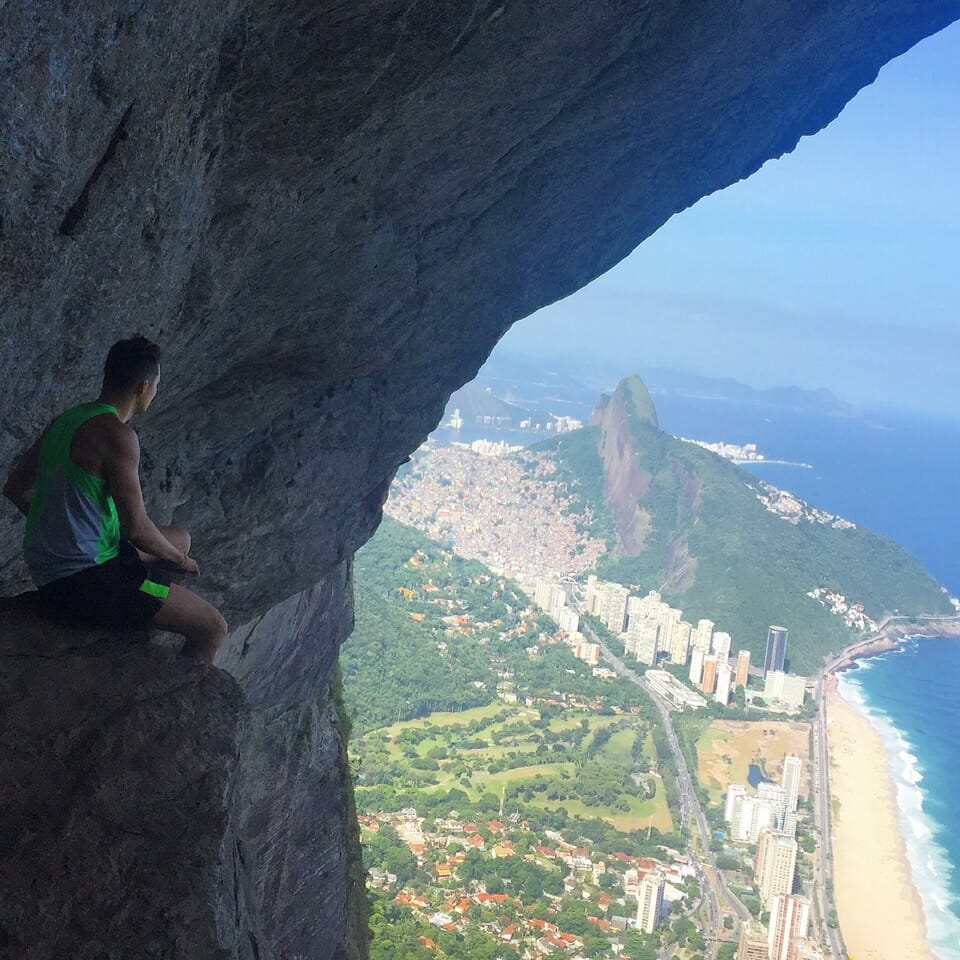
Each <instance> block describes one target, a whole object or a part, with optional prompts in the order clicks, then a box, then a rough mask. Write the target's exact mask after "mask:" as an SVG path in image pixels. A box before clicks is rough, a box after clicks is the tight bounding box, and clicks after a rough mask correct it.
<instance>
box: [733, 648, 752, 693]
mask: <svg viewBox="0 0 960 960" xmlns="http://www.w3.org/2000/svg"><path fill="white" fill-rule="evenodd" d="M749 678H750V651H749V650H741V651H740V652H739V653H738V654H737V672H736V674H735V675H734V680H733V686H734V689H736V688H737V687H745V686H746V685H747V680H748V679H749Z"/></svg>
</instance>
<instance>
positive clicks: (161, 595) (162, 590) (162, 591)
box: [140, 580, 170, 600]
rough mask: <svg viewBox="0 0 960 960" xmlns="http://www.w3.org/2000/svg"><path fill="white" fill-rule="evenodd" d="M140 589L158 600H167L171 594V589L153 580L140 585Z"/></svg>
mask: <svg viewBox="0 0 960 960" xmlns="http://www.w3.org/2000/svg"><path fill="white" fill-rule="evenodd" d="M140 589H141V590H142V591H143V592H144V593H147V594H149V595H150V596H151V597H156V598H157V599H158V600H166V599H167V594H168V593H169V592H170V588H169V587H168V586H167V585H166V584H165V583H156V582H155V581H153V580H144V581H143V583H141V584H140Z"/></svg>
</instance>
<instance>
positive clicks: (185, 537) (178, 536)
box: [137, 526, 191, 567]
mask: <svg viewBox="0 0 960 960" xmlns="http://www.w3.org/2000/svg"><path fill="white" fill-rule="evenodd" d="M157 529H158V530H159V531H160V532H161V533H162V534H163V535H164V536H165V537H166V538H167V539H168V540H169V541H170V542H171V543H172V544H173V545H174V546H175V547H176V548H177V549H178V550H182V551H183V552H184V553H189V552H190V543H191V538H190V531H189V530H187V528H186V527H176V526H173V527H161V526H158V527H157ZM137 553H138V554H139V556H140V559H141V560H142V561H143V562H144V563H153V564H156V565H158V566H161V567H169V566H170V564H168V563H166V562H164V561H163V560H161V559H160V558H159V557H155V556H154V555H153V554H152V553H144V551H143V550H137Z"/></svg>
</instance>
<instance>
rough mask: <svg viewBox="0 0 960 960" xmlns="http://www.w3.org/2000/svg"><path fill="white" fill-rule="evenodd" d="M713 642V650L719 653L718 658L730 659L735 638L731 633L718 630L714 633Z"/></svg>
mask: <svg viewBox="0 0 960 960" xmlns="http://www.w3.org/2000/svg"><path fill="white" fill-rule="evenodd" d="M711 643H712V645H713V652H714V653H715V654H716V655H717V659H718V660H729V659H730V648H731V647H732V646H733V638H732V637H731V636H730V634H729V633H724V632H723V631H722V630H717V631H716V633H714V635H713V640H712V641H711Z"/></svg>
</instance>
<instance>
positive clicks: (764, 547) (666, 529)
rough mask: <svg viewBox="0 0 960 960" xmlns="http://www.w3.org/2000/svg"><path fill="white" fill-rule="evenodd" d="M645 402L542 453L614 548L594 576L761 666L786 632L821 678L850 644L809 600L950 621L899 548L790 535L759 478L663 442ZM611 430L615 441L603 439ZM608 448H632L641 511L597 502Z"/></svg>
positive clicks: (932, 586)
mask: <svg viewBox="0 0 960 960" xmlns="http://www.w3.org/2000/svg"><path fill="white" fill-rule="evenodd" d="M632 379H635V378H632ZM640 386H642V385H640ZM638 396H639V397H641V398H642V397H647V398H649V395H648V394H647V393H646V389H645V388H644V389H643V390H642V392H640V388H639V387H638V385H637V384H636V383H632V382H630V381H626V382H625V383H624V384H621V386H620V387H618V389H617V391H616V392H615V394H614V395H613V396H612V397H610V398H608V399H606V400H605V401H604V402H602V404H601V406H600V407H599V408H598V411H597V413H596V414H595V421H596V422H597V423H599V424H600V426H594V427H590V428H587V429H584V430H581V431H578V432H576V433H574V434H568V435H566V436H564V437H558V438H556V439H555V440H552V441H549V442H547V443H545V444H542V445H540V446H539V447H538V449H540V450H545V451H551V452H552V453H553V455H554V456H555V457H556V459H557V460H558V464H559V469H558V475H559V476H560V477H561V478H562V479H563V480H564V481H565V482H566V484H567V486H568V488H569V489H570V490H571V492H574V493H575V494H576V495H577V497H578V499H579V501H580V503H581V504H582V505H584V506H588V507H590V509H591V510H592V511H593V513H594V521H593V527H594V530H595V531H596V532H601V533H603V534H606V535H607V536H608V539H609V542H610V544H611V548H612V549H611V550H610V552H609V553H607V554H606V555H605V556H604V557H602V558H601V560H600V563H599V564H598V568H597V574H598V575H599V576H600V577H602V578H606V579H610V580H615V581H618V582H620V583H625V584H633V585H636V586H638V587H639V588H641V589H642V590H648V589H658V590H660V591H661V592H662V593H663V595H664V599H665V600H667V601H668V602H669V603H670V604H671V605H673V606H677V607H680V608H681V609H682V610H683V611H684V617H685V618H686V619H688V620H691V621H693V622H696V620H697V619H699V618H701V617H706V618H708V619H710V620H713V621H715V622H716V624H717V628H718V629H722V630H726V631H727V632H729V633H730V634H731V635H732V636H733V639H734V649H738V648H741V647H743V648H746V649H749V650H751V652H752V653H753V654H754V656H757V655H762V652H763V647H764V643H765V637H766V630H767V627H768V625H770V624H773V623H777V624H783V625H785V626H787V627H788V628H789V630H790V640H789V644H788V650H787V653H788V659H789V661H790V664H789V665H790V667H791V669H792V670H793V671H795V672H799V673H806V672H813V671H815V670H816V669H817V668H818V667H819V666H820V664H821V660H822V657H823V655H824V654H826V653H827V652H828V651H831V650H837V649H839V648H840V647H842V646H844V645H845V644H847V643H849V642H850V641H851V639H852V637H853V634H852V633H851V631H850V630H849V629H848V628H847V627H846V625H845V624H844V623H843V621H842V619H841V618H839V617H837V616H834V615H832V614H830V613H828V612H827V610H826V609H825V608H824V607H822V606H820V605H819V604H818V603H817V602H816V601H814V600H812V599H811V598H809V597H808V596H806V593H807V592H808V591H809V590H812V589H813V588H815V587H826V588H829V589H830V590H833V591H836V592H838V593H841V594H843V595H844V596H846V597H847V598H848V599H849V600H850V601H852V602H859V603H863V604H864V606H865V609H866V612H867V614H868V615H869V616H870V617H871V618H872V619H874V620H880V619H881V618H882V617H883V616H884V615H885V614H887V613H891V612H893V611H894V610H899V611H900V612H901V613H906V614H911V615H913V614H938V613H951V612H952V610H951V608H950V605H949V603H948V601H947V597H946V595H945V594H944V593H943V592H942V591H941V590H940V588H939V586H938V584H937V583H936V582H935V581H934V580H933V578H932V577H931V576H930V575H929V574H928V573H927V572H926V570H924V568H923V567H922V566H921V565H920V564H919V562H918V561H917V560H915V559H914V558H913V557H912V556H911V555H910V554H908V553H907V552H906V551H905V550H903V549H902V548H901V547H899V546H898V545H897V544H895V543H894V542H893V541H891V540H889V539H888V538H886V537H883V536H880V535H878V534H876V533H873V532H871V531H869V530H865V529H862V528H858V529H835V528H833V527H832V526H830V525H827V524H820V523H810V522H806V521H801V522H800V523H799V524H797V525H793V524H791V523H789V522H787V521H786V520H784V519H782V518H781V517H779V516H777V515H775V514H773V513H771V512H769V511H768V510H767V509H766V507H765V506H764V505H763V504H762V503H761V502H760V500H758V498H757V493H758V492H759V491H760V485H759V482H758V481H757V480H756V478H754V477H753V476H752V475H750V474H748V473H747V472H746V471H744V470H741V469H740V468H739V467H737V466H735V465H734V464H732V463H730V462H728V461H726V460H723V459H722V458H720V457H718V456H716V455H714V454H712V453H710V452H709V451H707V450H704V449H701V448H700V447H697V446H694V445H692V444H689V443H684V442H682V441H680V440H677V439H675V438H674V437H671V436H669V435H668V434H665V433H662V432H661V431H659V430H658V429H657V428H656V427H655V425H654V424H655V422H656V421H655V414H654V416H653V417H651V416H650V415H649V413H648V412H647V411H646V409H645V406H644V404H643V403H642V402H641V403H637V401H636V398H637V397H638ZM624 413H625V414H626V416H624V415H623V414H624ZM638 414H639V415H638ZM624 425H626V426H624ZM605 430H611V431H618V435H617V436H616V437H606V438H605V436H604V431H605ZM624 430H625V431H626V434H625V435H624ZM605 439H606V441H607V443H616V444H618V445H619V446H620V448H621V449H622V445H623V444H630V445H631V446H632V447H633V450H634V461H633V462H634V464H635V465H636V467H637V468H638V470H639V473H640V475H642V476H643V478H644V485H645V487H646V489H645V492H644V494H643V495H642V496H641V497H640V498H639V499H638V501H637V502H636V504H629V505H625V504H623V503H619V504H613V505H612V506H613V507H614V509H612V510H611V509H610V506H611V505H608V504H607V503H606V502H605V499H604V496H603V495H602V493H601V492H602V491H604V490H605V489H608V490H609V489H611V488H617V487H618V485H617V484H616V483H611V481H612V480H616V479H617V478H611V477H609V476H608V477H605V476H604V473H603V462H602V460H601V457H600V455H599V453H598V446H599V445H600V443H601V442H602V441H604V440H605ZM622 487H623V484H622V483H621V484H619V488H622ZM627 507H629V508H630V511H629V512H632V513H633V514H636V513H637V512H639V514H640V517H641V524H640V525H639V526H640V529H641V530H642V531H643V539H642V544H641V545H640V547H639V548H638V550H637V552H635V554H634V555H629V554H628V553H627V552H626V551H625V550H624V549H623V547H622V545H621V541H620V538H619V537H618V535H617V533H616V525H615V523H614V520H613V517H614V516H616V517H618V518H619V517H623V516H624V515H626V513H627V512H628V511H627V509H626V508H627Z"/></svg>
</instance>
